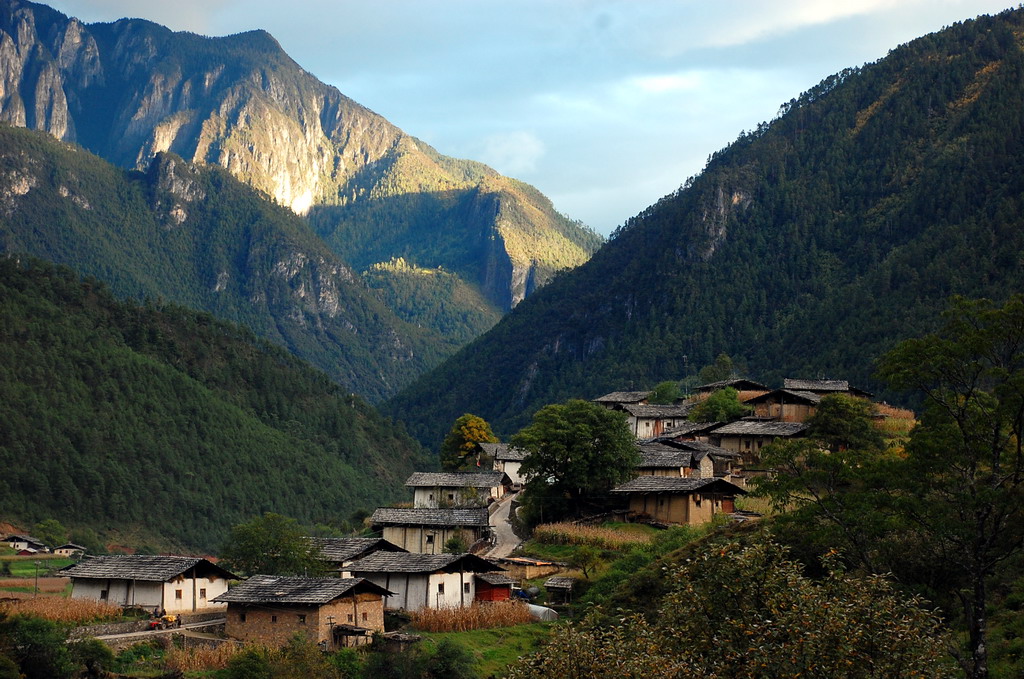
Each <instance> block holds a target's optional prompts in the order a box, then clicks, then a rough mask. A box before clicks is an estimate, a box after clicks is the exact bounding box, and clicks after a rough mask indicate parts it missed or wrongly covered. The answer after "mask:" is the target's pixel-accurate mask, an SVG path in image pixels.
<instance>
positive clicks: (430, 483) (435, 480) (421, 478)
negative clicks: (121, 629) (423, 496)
mask: <svg viewBox="0 0 1024 679" xmlns="http://www.w3.org/2000/svg"><path fill="white" fill-rule="evenodd" d="M504 478H505V474H504V472H497V471H495V472H414V473H413V475H412V476H410V477H409V479H408V480H407V481H406V482H405V485H407V486H413V487H428V488H494V487H495V486H500V485H501V484H502V481H503V480H504Z"/></svg>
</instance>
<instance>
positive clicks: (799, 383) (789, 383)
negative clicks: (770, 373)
mask: <svg viewBox="0 0 1024 679" xmlns="http://www.w3.org/2000/svg"><path fill="white" fill-rule="evenodd" d="M782 388H783V389H796V390H797V391H849V390H850V383H849V382H847V381H846V380H801V379H791V378H789V377H787V378H786V379H784V380H782Z"/></svg>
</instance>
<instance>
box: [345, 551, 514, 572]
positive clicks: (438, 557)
mask: <svg viewBox="0 0 1024 679" xmlns="http://www.w3.org/2000/svg"><path fill="white" fill-rule="evenodd" d="M460 569H461V570H464V571H470V572H475V573H488V572H491V571H501V570H504V569H503V568H501V567H500V566H498V565H497V564H495V563H492V562H490V561H488V560H486V559H481V558H480V557H479V556H476V555H474V554H469V553H466V554H407V553H402V552H374V553H373V554H371V555H369V556H367V557H364V558H362V559H360V560H359V561H356V562H354V563H353V564H351V565H350V566H349V571H350V572H352V573H353V574H354V573H433V572H434V571H440V570H446V571H448V572H455V571H458V570H460Z"/></svg>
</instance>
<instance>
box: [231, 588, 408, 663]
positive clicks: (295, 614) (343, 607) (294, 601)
mask: <svg viewBox="0 0 1024 679" xmlns="http://www.w3.org/2000/svg"><path fill="white" fill-rule="evenodd" d="M390 594H391V592H389V591H387V590H386V589H384V588H383V587H380V586H378V585H375V584H373V583H372V582H370V581H368V580H363V579H361V578H292V577H278V576H274V575H254V576H252V577H251V578H249V579H248V580H246V581H245V582H243V583H241V584H240V585H238V586H236V587H232V588H231V589H230V590H228V591H227V592H225V593H224V594H221V595H220V596H218V597H217V598H216V602H217V603H220V604H226V605H227V623H226V624H225V626H224V633H225V634H227V636H229V637H231V638H233V639H240V640H241V641H246V642H256V643H260V644H266V645H268V646H275V647H279V646H283V645H284V644H286V643H287V642H288V641H289V640H291V639H292V638H293V637H295V636H296V635H302V636H305V637H306V638H307V639H309V641H311V642H313V643H315V644H319V645H320V647H321V648H322V649H324V650H328V651H331V650H335V649H337V648H342V647H346V646H358V645H362V644H368V643H370V641H371V638H372V635H373V633H374V632H384V598H385V597H387V596H389V595H390Z"/></svg>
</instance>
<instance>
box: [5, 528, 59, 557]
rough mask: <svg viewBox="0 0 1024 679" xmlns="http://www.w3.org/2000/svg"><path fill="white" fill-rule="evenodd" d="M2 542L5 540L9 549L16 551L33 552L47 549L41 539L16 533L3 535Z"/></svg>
mask: <svg viewBox="0 0 1024 679" xmlns="http://www.w3.org/2000/svg"><path fill="white" fill-rule="evenodd" d="M2 542H6V543H7V545H8V546H9V547H10V548H11V549H13V550H15V551H18V552H27V553H29V554H34V553H36V552H46V551H49V550H47V548H46V545H45V544H44V543H43V541H42V540H38V539H36V538H34V537H32V536H30V535H18V534H17V533H11V534H10V535H7V536H6V537H4V539H3V540H2Z"/></svg>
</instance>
